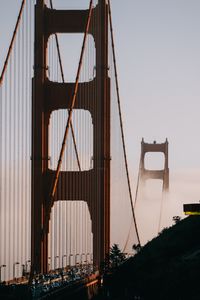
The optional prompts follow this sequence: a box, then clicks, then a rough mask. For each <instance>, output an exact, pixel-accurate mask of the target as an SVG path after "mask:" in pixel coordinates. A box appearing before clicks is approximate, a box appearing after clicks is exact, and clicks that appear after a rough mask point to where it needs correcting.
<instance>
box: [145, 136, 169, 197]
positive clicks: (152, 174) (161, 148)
mask: <svg viewBox="0 0 200 300" xmlns="http://www.w3.org/2000/svg"><path fill="white" fill-rule="evenodd" d="M148 152H161V153H163V154H164V159H165V161H164V168H163V169H162V170H148V169H146V168H145V154H146V153H148ZM148 179H159V180H162V181H163V192H167V191H168V190H169V167H168V140H167V139H166V141H165V142H164V143H160V144H157V143H156V141H154V142H153V143H145V142H144V139H142V142H141V158H140V170H139V181H140V182H141V183H142V182H143V183H145V181H146V180H148Z"/></svg>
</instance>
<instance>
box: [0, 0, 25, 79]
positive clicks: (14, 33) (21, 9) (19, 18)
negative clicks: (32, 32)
mask: <svg viewBox="0 0 200 300" xmlns="http://www.w3.org/2000/svg"><path fill="white" fill-rule="evenodd" d="M25 2H26V0H22V3H21V7H20V11H19V14H18V17H17V22H16V25H15V29H14V31H13V35H12V39H11V42H10V46H9V49H8V53H7V56H6V59H5V62H4V66H3V70H2V72H1V77H0V85H1V84H2V82H3V78H4V74H5V71H6V67H7V65H8V61H9V57H10V55H11V52H12V47H13V44H14V41H15V38H16V35H17V30H18V27H19V23H20V20H21V17H22V13H23V9H24V5H25Z"/></svg>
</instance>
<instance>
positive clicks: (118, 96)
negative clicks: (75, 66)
mask: <svg viewBox="0 0 200 300" xmlns="http://www.w3.org/2000/svg"><path fill="white" fill-rule="evenodd" d="M108 12H109V21H110V31H111V41H112V50H113V60H114V71H115V81H116V90H117V103H118V109H119V119H120V127H121V135H122V144H123V153H124V161H125V168H126V175H127V181H128V189H129V196H130V204H131V210H132V216H133V220H134V224H135V230H136V235H137V239H138V242H139V243H140V238H139V233H138V228H137V223H136V218H135V213H134V207H133V197H132V191H131V184H130V177H129V171H128V161H127V156H126V147H125V139H124V131H123V122H122V113H121V104H120V103H121V102H120V95H119V84H118V76H117V64H116V55H115V46H114V35H113V26H112V16H111V8H110V0H108Z"/></svg>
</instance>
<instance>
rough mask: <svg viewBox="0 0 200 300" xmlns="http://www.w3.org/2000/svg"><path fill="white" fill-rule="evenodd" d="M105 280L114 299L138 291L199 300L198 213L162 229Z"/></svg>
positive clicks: (153, 296)
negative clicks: (114, 296)
mask: <svg viewBox="0 0 200 300" xmlns="http://www.w3.org/2000/svg"><path fill="white" fill-rule="evenodd" d="M107 283H108V285H109V286H110V287H111V291H112V293H114V294H115V295H116V296H117V298H116V299H123V300H124V299H125V298H124V296H121V298H120V296H119V295H124V294H127V295H129V296H130V295H136V294H138V295H141V296H143V298H144V299H147V300H149V299H154V300H156V299H160V300H165V299H166V300H172V299H176V300H179V299H187V300H193V299H195V300H200V217H199V216H192V217H188V218H186V219H184V220H182V221H180V222H179V223H178V224H176V225H174V226H172V227H170V228H169V229H165V230H164V231H163V232H162V234H160V235H159V236H158V237H157V238H155V239H153V240H152V241H151V242H148V243H147V244H146V245H145V246H144V247H143V248H142V249H141V251H140V252H139V253H138V254H137V255H135V256H134V257H133V258H131V259H129V260H128V261H127V262H125V263H124V264H123V265H122V266H121V267H120V268H119V269H118V270H117V271H116V272H115V273H114V274H113V276H112V278H109V280H108V281H107ZM127 299H134V298H131V297H130V298H129V297H127Z"/></svg>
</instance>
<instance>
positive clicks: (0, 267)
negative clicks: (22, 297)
mask: <svg viewBox="0 0 200 300" xmlns="http://www.w3.org/2000/svg"><path fill="white" fill-rule="evenodd" d="M5 267H6V265H1V266H0V284H1V269H2V268H5Z"/></svg>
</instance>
